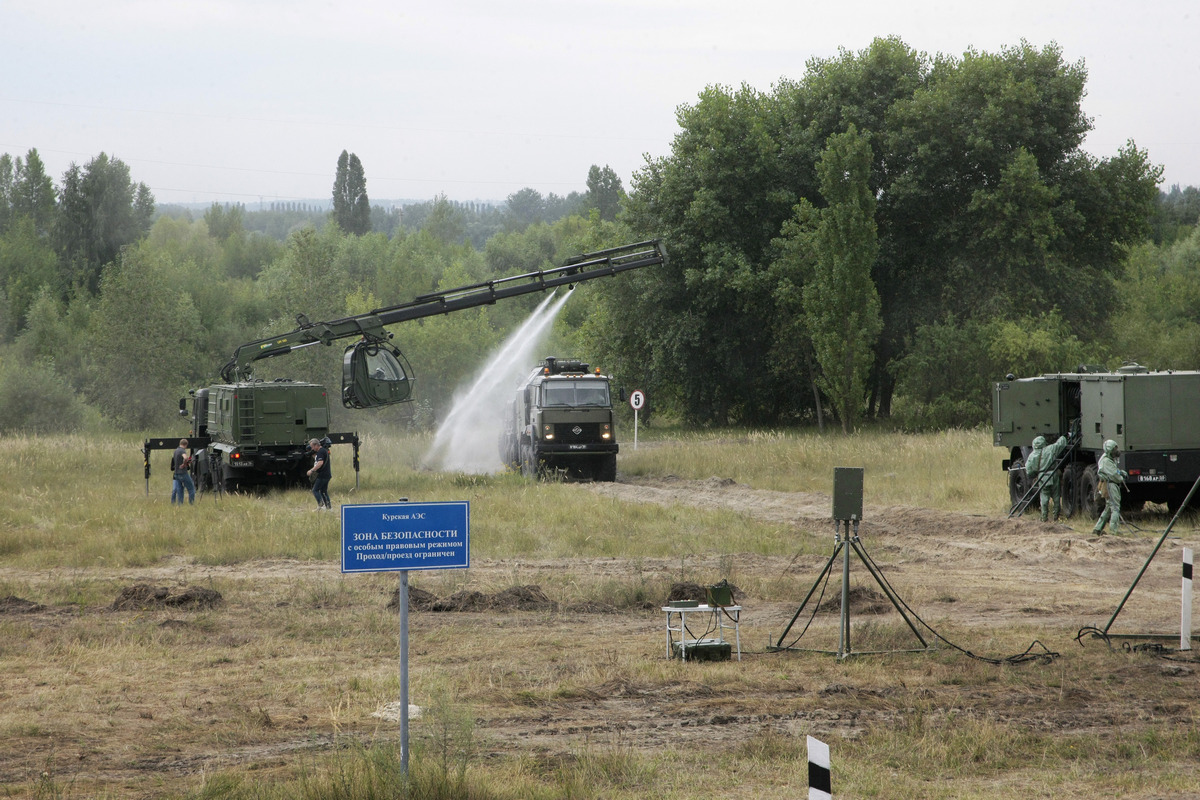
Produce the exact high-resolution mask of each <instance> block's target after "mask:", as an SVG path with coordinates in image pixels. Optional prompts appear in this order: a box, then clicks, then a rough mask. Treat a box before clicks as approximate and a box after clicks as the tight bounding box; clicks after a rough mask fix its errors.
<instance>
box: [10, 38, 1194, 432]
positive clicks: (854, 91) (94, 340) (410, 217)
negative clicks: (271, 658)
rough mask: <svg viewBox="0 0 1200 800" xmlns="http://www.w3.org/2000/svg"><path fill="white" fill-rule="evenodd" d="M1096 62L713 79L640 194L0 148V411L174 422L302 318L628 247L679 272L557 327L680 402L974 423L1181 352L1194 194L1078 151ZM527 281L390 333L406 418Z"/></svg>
mask: <svg viewBox="0 0 1200 800" xmlns="http://www.w3.org/2000/svg"><path fill="white" fill-rule="evenodd" d="M1085 84H1086V70H1085V69H1084V66H1083V65H1082V64H1081V63H1076V64H1069V63H1065V62H1064V61H1063V60H1062V56H1061V51H1060V50H1059V48H1058V47H1057V46H1054V45H1049V46H1047V47H1044V48H1040V49H1039V48H1035V47H1033V46H1031V45H1029V44H1027V43H1022V44H1020V45H1019V46H1017V47H1012V48H1005V49H1003V50H1001V51H1000V52H999V53H984V52H977V51H968V52H967V53H965V54H964V55H963V56H961V57H949V56H944V55H938V56H933V57H931V56H928V55H926V54H922V53H917V52H915V51H913V50H912V49H911V48H909V47H908V46H907V45H905V44H904V43H903V42H902V41H900V40H899V39H896V38H887V39H879V40H876V41H875V42H873V43H872V44H871V45H870V46H869V47H868V48H866V49H865V50H863V51H861V52H848V51H841V52H840V53H839V54H838V56H836V57H833V58H829V59H813V60H810V61H809V62H808V63H807V64H806V68H805V70H804V73H803V75H802V77H800V78H798V79H795V80H787V79H785V80H781V81H780V82H779V83H778V84H777V85H775V86H774V87H772V88H771V90H769V91H758V90H754V89H752V88H750V87H746V86H742V87H739V88H730V87H720V86H713V87H709V88H707V89H705V90H704V91H703V92H702V93H701V94H700V95H699V98H698V100H697V101H696V102H695V103H693V104H690V105H684V106H681V107H680V108H679V109H678V110H677V116H678V122H679V128H680V132H679V133H678V135H677V136H676V137H675V139H674V141H673V142H672V145H671V148H670V152H669V153H668V154H666V155H664V156H661V157H657V158H648V159H647V161H646V163H645V165H644V167H643V168H642V169H641V170H639V171H638V172H637V173H636V174H635V176H634V181H633V185H632V186H631V187H630V189H629V191H628V193H627V192H626V190H625V188H624V187H623V186H622V185H621V182H620V180H619V179H618V178H617V176H616V175H615V173H614V172H613V171H612V170H611V169H610V168H608V167H599V166H593V167H592V168H591V170H589V174H588V176H587V181H586V185H587V191H586V192H572V193H571V194H570V195H568V196H567V197H558V196H556V195H553V194H551V195H549V196H543V195H541V194H540V193H538V192H537V191H535V190H533V189H523V190H521V191H518V192H515V193H514V194H512V195H510V196H509V197H508V198H507V200H506V202H505V203H504V204H502V205H494V206H493V205H487V204H464V203H455V202H452V201H450V200H448V199H447V198H446V197H444V196H439V197H437V198H434V199H433V200H431V201H428V202H424V203H416V204H407V205H405V206H403V207H402V208H386V209H385V208H382V207H380V206H377V205H372V204H371V203H370V199H369V195H368V192H367V172H366V167H365V165H363V164H362V163H361V162H360V161H359V159H358V158H357V156H355V155H354V154H352V153H349V152H346V151H343V153H342V154H341V155H340V156H339V158H338V160H337V164H336V168H335V173H334V180H333V183H332V189H331V203H330V208H329V210H324V209H306V208H301V207H295V208H283V207H278V208H273V209H271V210H267V211H249V210H247V209H246V208H245V207H244V206H242V205H236V204H235V205H226V204H213V205H212V206H211V207H210V208H209V209H207V210H206V211H205V212H204V214H203V215H202V216H197V217H194V216H193V214H192V213H191V212H189V211H186V210H183V209H170V208H167V209H162V210H156V208H155V204H154V198H153V196H152V195H151V193H150V191H149V190H148V189H147V188H146V186H145V185H144V184H141V183H136V182H134V180H133V178H132V177H131V175H130V171H129V169H128V167H126V166H125V165H124V164H123V163H122V162H120V161H119V160H118V159H115V158H111V157H109V156H107V155H105V154H103V153H102V154H100V155H99V156H97V157H96V158H94V159H92V160H90V161H89V162H87V163H86V164H84V165H83V166H77V165H74V164H72V165H71V167H70V168H69V169H68V171H67V172H66V173H65V174H64V175H63V176H62V180H61V182H60V184H59V185H57V186H56V185H55V184H54V182H53V181H52V180H51V179H50V178H49V176H47V175H46V174H45V169H44V166H43V165H42V162H41V160H40V158H39V157H38V155H37V151H36V150H31V151H29V153H27V154H26V155H25V156H23V157H16V158H13V157H11V156H9V155H7V154H6V155H3V156H0V431H4V432H11V431H21V430H24V431H40V430H63V429H68V428H81V427H89V426H116V427H119V428H125V429H137V430H148V429H152V428H155V427H161V428H162V429H163V430H167V428H166V426H168V425H172V424H174V425H176V426H177V424H178V423H177V418H176V417H174V416H173V411H174V409H175V407H176V401H177V399H178V397H180V396H181V395H182V393H183V392H185V391H186V390H187V389H188V388H194V387H196V386H201V385H204V384H205V383H208V382H211V381H212V380H213V379H214V377H215V373H216V371H217V368H218V366H219V365H220V364H221V363H223V362H224V361H225V360H226V359H227V358H228V355H229V353H231V352H232V351H233V349H234V348H235V347H236V346H237V345H238V344H240V343H242V342H245V341H249V340H252V339H257V338H262V337H265V336H269V335H271V334H272V333H276V332H279V331H281V330H290V329H291V328H292V327H294V322H295V315H296V314H298V313H303V314H305V315H306V316H307V317H308V318H309V319H313V320H319V319H333V318H337V317H342V316H346V315H350V314H356V313H361V312H364V311H367V310H369V309H371V308H375V307H379V306H382V305H389V304H394V303H397V302H403V301H405V300H408V299H411V298H412V297H415V296H417V295H421V294H426V293H430V292H434V291H438V290H444V289H446V288H450V287H453V286H458V285H463V284H468V283H474V282H479V281H483V280H488V279H490V278H494V277H501V276H505V275H511V274H513V273H516V272H525V271H530V270H534V269H540V268H544V267H546V266H549V265H553V264H561V263H564V262H565V260H566V259H567V258H568V257H570V256H571V255H573V254H575V253H578V252H585V251H590V250H596V249H601V248H604V247H608V246H612V245H616V244H621V243H626V242H630V241H635V240H638V239H642V238H659V239H662V240H663V241H664V243H665V245H666V248H667V250H668V252H669V254H670V262H669V264H668V265H667V266H666V267H662V268H656V269H651V270H641V271H637V272H634V273H630V274H628V275H624V276H621V277H620V278H619V279H615V280H611V281H594V282H591V283H589V284H586V285H584V286H581V287H580V288H579V289H578V290H577V296H576V298H573V300H572V302H571V303H570V304H568V306H567V309H566V311H565V313H564V314H563V315H562V317H561V318H560V320H559V322H558V324H557V325H556V329H555V334H554V336H555V341H554V345H553V349H555V351H556V352H557V353H558V354H560V355H577V356H579V357H582V358H585V359H587V360H589V361H591V362H592V363H596V364H601V365H604V368H605V369H606V370H608V371H611V372H613V373H614V374H615V375H616V376H617V378H618V380H619V381H620V382H621V383H623V384H625V385H628V386H634V385H636V386H638V387H640V388H643V389H645V390H646V391H647V394H648V397H650V398H651V403H652V410H653V412H654V413H655V414H667V415H671V416H675V417H677V418H679V419H681V420H682V421H684V422H685V423H687V424H698V425H754V426H761V425H791V424H807V423H810V422H812V423H824V421H825V419H826V418H832V419H833V420H836V422H837V423H838V424H840V426H841V427H843V428H844V429H846V430H851V429H853V427H854V425H855V424H857V423H858V422H859V421H861V420H863V419H864V418H866V419H870V418H877V419H890V420H891V421H892V422H893V423H894V424H897V425H900V426H902V427H906V428H931V427H945V426H953V425H977V424H981V423H984V422H986V420H987V419H988V415H989V405H988V404H989V399H990V393H989V386H990V383H991V381H993V380H995V379H997V378H999V377H1002V376H1003V375H1004V374H1005V373H1007V372H1013V373H1015V374H1020V375H1027V374H1036V373H1038V372H1042V371H1059V370H1068V369H1073V368H1074V367H1075V366H1076V365H1077V364H1080V363H1107V364H1109V365H1110V366H1113V365H1117V364H1119V363H1120V362H1121V361H1122V360H1137V361H1140V362H1142V363H1144V364H1147V365H1148V366H1151V367H1155V368H1195V367H1196V366H1197V365H1198V364H1200V318H1198V317H1197V316H1196V314H1195V311H1194V309H1196V308H1198V307H1200V304H1198V303H1197V300H1200V297H1197V296H1196V295H1197V293H1198V292H1200V288H1197V287H1200V279H1198V278H1200V274H1197V273H1200V238H1198V237H1200V234H1197V232H1196V223H1197V216H1198V215H1200V194H1198V192H1197V190H1196V189H1195V188H1193V187H1186V188H1183V189H1181V188H1180V187H1172V189H1171V191H1170V192H1166V193H1164V192H1160V191H1158V189H1157V185H1158V182H1159V178H1160V176H1161V168H1160V167H1158V166H1155V165H1154V164H1153V163H1152V162H1151V160H1150V156H1149V154H1148V153H1146V152H1145V151H1143V150H1141V149H1139V148H1138V147H1137V146H1136V145H1135V144H1134V143H1133V142H1129V143H1128V144H1127V145H1126V146H1125V147H1123V148H1121V149H1120V150H1119V151H1118V152H1117V153H1116V154H1112V155H1109V156H1107V157H1095V156H1092V155H1089V154H1087V153H1085V152H1083V151H1082V150H1081V149H1080V146H1081V143H1082V141H1083V137H1084V135H1085V134H1086V133H1087V131H1088V130H1089V129H1090V127H1091V121H1090V120H1089V119H1088V118H1087V117H1086V115H1085V114H1084V113H1083V111H1082V107H1081V101H1082V98H1083V94H1084V88H1085ZM537 299H538V298H519V299H517V300H512V301H508V302H506V303H502V304H497V305H496V306H492V307H488V308H481V309H472V310H470V311H467V312H460V313H456V314H452V315H449V316H445V317H440V318H430V319H427V320H422V321H419V322H418V323H413V324H410V325H408V326H406V327H404V328H403V329H401V330H398V331H397V332H396V333H397V341H398V342H399V343H400V345H401V347H402V348H403V349H404V350H405V352H406V353H408V355H409V357H410V360H411V361H412V362H413V363H414V365H415V366H416V368H417V373H418V382H417V403H416V408H417V412H416V414H415V416H414V417H413V419H412V420H410V424H417V425H424V424H429V423H430V422H432V421H433V420H434V419H436V418H437V417H438V416H439V415H440V414H443V413H445V411H446V410H447V408H446V404H447V403H448V402H449V400H450V398H451V395H452V392H453V390H454V388H455V387H456V386H457V385H458V383H459V382H460V381H461V380H464V379H466V378H467V377H469V376H470V375H471V374H472V373H473V372H474V370H475V369H476V368H477V365H478V364H479V362H480V360H481V359H482V358H484V357H485V356H486V355H487V353H488V351H489V349H490V347H491V346H492V345H493V344H495V343H498V342H499V341H500V340H501V339H502V337H503V336H504V335H505V334H506V333H507V332H508V331H509V330H511V329H513V327H515V326H516V325H517V324H518V323H519V321H520V320H521V319H522V318H523V316H524V315H525V314H526V313H527V312H528V310H529V309H530V308H531V307H532V304H534V303H536V301H537ZM338 368H339V363H338V359H336V358H331V357H330V356H329V353H328V351H326V350H325V349H324V348H311V349H310V350H308V351H305V352H303V353H300V354H296V355H294V356H289V357H288V358H286V359H276V360H274V361H273V362H266V367H265V368H264V369H263V370H261V371H262V372H263V377H275V376H287V377H293V378H298V379H305V380H313V381H316V382H321V383H325V384H327V385H337V384H338V382H339V375H338ZM336 411H337V412H338V413H341V409H336ZM392 413H393V412H390V411H386V412H384V413H383V414H381V416H383V417H384V418H385V419H390V418H391V417H389V416H388V415H389V414H392ZM395 419H396V420H399V419H400V417H399V416H396V417H395ZM173 420H175V421H174V422H173ZM348 424H355V423H348Z"/></svg>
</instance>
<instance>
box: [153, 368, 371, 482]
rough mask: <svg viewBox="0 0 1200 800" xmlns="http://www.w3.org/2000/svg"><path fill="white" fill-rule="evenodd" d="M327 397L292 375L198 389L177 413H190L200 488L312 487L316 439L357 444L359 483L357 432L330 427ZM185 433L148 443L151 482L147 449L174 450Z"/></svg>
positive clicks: (317, 387) (320, 388)
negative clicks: (312, 444) (333, 430)
mask: <svg viewBox="0 0 1200 800" xmlns="http://www.w3.org/2000/svg"><path fill="white" fill-rule="evenodd" d="M326 395H327V391H326V389H325V387H324V386H320V385H318V384H315V383H304V382H301V381H290V380H279V381H257V382H256V381H242V382H237V383H226V384H217V385H214V386H206V387H204V388H201V389H196V390H194V391H192V392H191V393H190V395H189V397H185V398H183V399H182V400H180V401H179V414H180V416H183V417H186V418H187V420H188V425H189V428H190V431H191V432H190V434H189V435H188V436H187V437H186V438H187V440H188V444H189V445H190V446H191V448H192V452H193V453H194V454H195V457H194V458H193V461H192V471H193V474H194V478H195V481H196V488H198V489H199V490H200V491H202V492H203V491H208V490H212V489H216V490H218V491H230V492H233V491H241V490H245V489H250V488H278V489H287V488H290V487H294V486H306V485H308V476H307V472H308V468H309V466H311V463H312V453H311V452H310V451H309V449H308V442H309V441H310V440H311V439H319V440H321V441H322V442H324V443H325V444H326V446H330V445H334V444H348V445H352V446H353V448H354V459H353V462H352V464H353V466H354V471H355V478H356V482H357V475H358V469H359V459H358V447H359V439H358V436H357V434H354V433H331V432H330V430H329V398H328V397H327V396H326ZM179 438H180V437H176V438H171V437H166V438H162V439H149V440H147V441H146V443H145V447H144V453H145V454H146V456H147V462H146V464H147V479H148V478H149V451H151V450H160V449H163V450H170V449H174V448H175V447H177V446H178V444H179Z"/></svg>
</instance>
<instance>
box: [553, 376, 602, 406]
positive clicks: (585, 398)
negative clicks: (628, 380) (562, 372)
mask: <svg viewBox="0 0 1200 800" xmlns="http://www.w3.org/2000/svg"><path fill="white" fill-rule="evenodd" d="M608 404H609V400H608V383H607V382H605V381H552V382H551V381H547V382H546V383H544V384H542V405H543V406H566V407H569V408H576V407H579V406H607V405H608Z"/></svg>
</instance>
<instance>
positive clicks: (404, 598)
mask: <svg viewBox="0 0 1200 800" xmlns="http://www.w3.org/2000/svg"><path fill="white" fill-rule="evenodd" d="M400 772H401V773H402V774H403V775H404V777H405V778H408V570H406V569H402V570H400Z"/></svg>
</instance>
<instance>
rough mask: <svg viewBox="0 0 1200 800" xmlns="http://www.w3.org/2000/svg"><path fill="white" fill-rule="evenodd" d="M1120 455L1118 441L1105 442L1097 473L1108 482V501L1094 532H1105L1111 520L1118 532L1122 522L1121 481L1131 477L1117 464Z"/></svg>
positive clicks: (1114, 529) (1113, 527)
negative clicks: (1105, 525) (1106, 525)
mask: <svg viewBox="0 0 1200 800" xmlns="http://www.w3.org/2000/svg"><path fill="white" fill-rule="evenodd" d="M1120 455H1121V450H1120V448H1118V447H1117V443H1116V442H1114V441H1113V440H1112V439H1109V440H1108V441H1106V442H1105V443H1104V455H1102V456H1100V463H1098V464H1097V465H1096V474H1097V475H1098V476H1099V477H1100V480H1102V481H1104V482H1106V483H1107V484H1108V502H1107V503H1105V504H1104V510H1103V511H1101V512H1100V519H1098V520H1096V527H1094V528H1092V533H1099V534H1102V533H1104V523H1106V522H1108V521H1109V520H1112V528H1111V530H1112V532H1113V533H1116V532H1117V526H1118V525H1119V524H1120V522H1121V482H1122V481H1124V480H1125V479H1126V478H1128V477H1129V473H1128V472H1126V471H1125V470H1123V469H1121V468H1120V467H1118V466H1117V458H1118V457H1119V456H1120Z"/></svg>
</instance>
